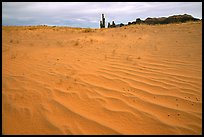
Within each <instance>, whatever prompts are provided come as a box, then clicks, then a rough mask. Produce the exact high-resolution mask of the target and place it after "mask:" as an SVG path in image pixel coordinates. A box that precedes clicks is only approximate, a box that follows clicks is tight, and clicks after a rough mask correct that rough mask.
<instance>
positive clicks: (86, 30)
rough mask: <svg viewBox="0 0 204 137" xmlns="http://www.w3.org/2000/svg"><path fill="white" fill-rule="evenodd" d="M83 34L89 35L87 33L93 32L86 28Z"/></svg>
mask: <svg viewBox="0 0 204 137" xmlns="http://www.w3.org/2000/svg"><path fill="white" fill-rule="evenodd" d="M83 32H84V33H89V32H93V30H92V29H90V28H88V29H85V30H84V31H83Z"/></svg>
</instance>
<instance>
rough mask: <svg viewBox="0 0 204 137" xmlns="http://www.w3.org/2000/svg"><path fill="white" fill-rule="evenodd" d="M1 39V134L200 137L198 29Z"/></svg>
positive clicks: (47, 32)
mask: <svg viewBox="0 0 204 137" xmlns="http://www.w3.org/2000/svg"><path fill="white" fill-rule="evenodd" d="M2 31H3V32H2V33H3V36H2V37H3V38H2V39H3V43H2V46H3V47H2V73H3V74H2V120H3V122H2V126H3V134H202V22H189V23H183V24H167V25H154V26H152V25H130V26H124V27H121V28H109V29H80V28H69V27H47V26H35V27H34V26H32V27H28V26H27V27H15V26H10V27H7V26H3V27H2Z"/></svg>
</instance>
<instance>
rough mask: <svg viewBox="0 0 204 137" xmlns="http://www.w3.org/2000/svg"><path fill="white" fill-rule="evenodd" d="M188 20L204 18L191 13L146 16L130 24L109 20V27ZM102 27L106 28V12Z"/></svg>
mask: <svg viewBox="0 0 204 137" xmlns="http://www.w3.org/2000/svg"><path fill="white" fill-rule="evenodd" d="M187 21H202V19H197V18H194V17H193V16H191V15H188V14H184V15H173V16H169V17H160V18H150V17H148V18H146V19H145V20H141V19H140V18H137V19H136V20H135V21H133V22H128V24H123V23H120V24H115V22H114V21H112V24H110V22H108V28H117V27H122V26H127V25H132V24H148V25H155V24H170V23H184V22H187ZM100 28H105V17H104V14H102V21H100Z"/></svg>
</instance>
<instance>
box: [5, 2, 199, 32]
mask: <svg viewBox="0 0 204 137" xmlns="http://www.w3.org/2000/svg"><path fill="white" fill-rule="evenodd" d="M102 13H104V14H105V18H106V26H107V22H112V20H114V21H115V23H116V24H119V23H124V24H127V22H129V21H131V22H132V21H134V20H135V19H136V18H141V19H146V18H147V17H168V16H170V15H176V14H185V13H186V14H190V15H192V16H193V17H195V18H199V19H201V18H202V2H2V25H43V24H45V25H55V26H72V27H90V28H99V21H100V20H101V14H102Z"/></svg>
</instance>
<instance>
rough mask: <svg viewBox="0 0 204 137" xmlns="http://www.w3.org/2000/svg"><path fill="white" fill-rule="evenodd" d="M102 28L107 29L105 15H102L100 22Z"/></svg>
mask: <svg viewBox="0 0 204 137" xmlns="http://www.w3.org/2000/svg"><path fill="white" fill-rule="evenodd" d="M100 28H105V18H104V14H102V21H100Z"/></svg>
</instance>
